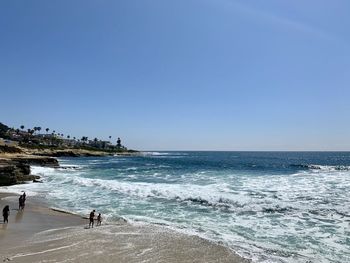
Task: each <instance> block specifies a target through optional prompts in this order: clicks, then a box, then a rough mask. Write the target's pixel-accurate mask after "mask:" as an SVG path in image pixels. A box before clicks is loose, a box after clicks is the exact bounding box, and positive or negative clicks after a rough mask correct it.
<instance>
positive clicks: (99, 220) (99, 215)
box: [96, 213, 102, 226]
mask: <svg viewBox="0 0 350 263" xmlns="http://www.w3.org/2000/svg"><path fill="white" fill-rule="evenodd" d="M101 223H102V217H101V213H99V214H98V216H97V224H96V226H100V225H101Z"/></svg>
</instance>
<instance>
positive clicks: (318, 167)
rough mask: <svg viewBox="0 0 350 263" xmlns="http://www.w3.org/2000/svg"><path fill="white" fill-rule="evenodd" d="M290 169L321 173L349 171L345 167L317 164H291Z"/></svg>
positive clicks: (348, 167) (349, 167)
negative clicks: (318, 171)
mask: <svg viewBox="0 0 350 263" xmlns="http://www.w3.org/2000/svg"><path fill="white" fill-rule="evenodd" d="M290 166H291V167H297V168H303V169H310V170H321V171H328V172H331V171H350V166H346V165H317V164H291V165H290Z"/></svg>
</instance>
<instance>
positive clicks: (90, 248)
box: [0, 194, 248, 263]
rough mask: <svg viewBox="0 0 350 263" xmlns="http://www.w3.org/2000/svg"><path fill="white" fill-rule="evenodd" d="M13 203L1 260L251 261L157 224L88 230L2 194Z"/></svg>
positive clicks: (0, 228)
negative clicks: (19, 206)
mask: <svg viewBox="0 0 350 263" xmlns="http://www.w3.org/2000/svg"><path fill="white" fill-rule="evenodd" d="M0 198H1V200H0V207H1V209H2V208H3V207H4V206H5V205H7V204H8V205H10V217H9V224H3V223H1V224H0V255H1V260H2V261H4V262H6V261H11V262H96V261H98V262H231V263H240V262H248V261H246V260H244V259H242V258H240V257H239V256H237V255H235V254H234V253H233V252H232V251H231V250H229V249H228V248H226V247H224V246H221V245H217V244H214V243H212V242H209V241H207V240H204V239H202V238H199V237H196V236H190V235H185V234H181V233H178V232H175V231H172V230H169V229H166V228H163V227H158V226H154V225H132V224H128V223H126V222H122V221H120V222H114V223H109V224H103V225H102V226H99V227H95V228H93V229H87V220H86V219H83V218H81V217H80V216H77V215H73V214H68V213H63V212H59V211H54V210H52V209H50V208H49V207H47V206H45V204H43V203H41V202H38V201H36V200H35V199H31V198H28V200H27V202H26V207H25V209H24V211H18V202H17V201H18V196H14V195H10V194H0Z"/></svg>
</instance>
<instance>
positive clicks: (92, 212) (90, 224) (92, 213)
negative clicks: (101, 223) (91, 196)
mask: <svg viewBox="0 0 350 263" xmlns="http://www.w3.org/2000/svg"><path fill="white" fill-rule="evenodd" d="M94 217H95V210H92V211H91V213H90V217H89V219H90V222H89V228H90V226H92V228H94Z"/></svg>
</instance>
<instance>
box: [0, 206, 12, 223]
mask: <svg viewBox="0 0 350 263" xmlns="http://www.w3.org/2000/svg"><path fill="white" fill-rule="evenodd" d="M9 215H10V207H9V206H8V205H7V206H5V207H4V209H3V210H2V216H3V217H4V224H5V223H8V222H9Z"/></svg>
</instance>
